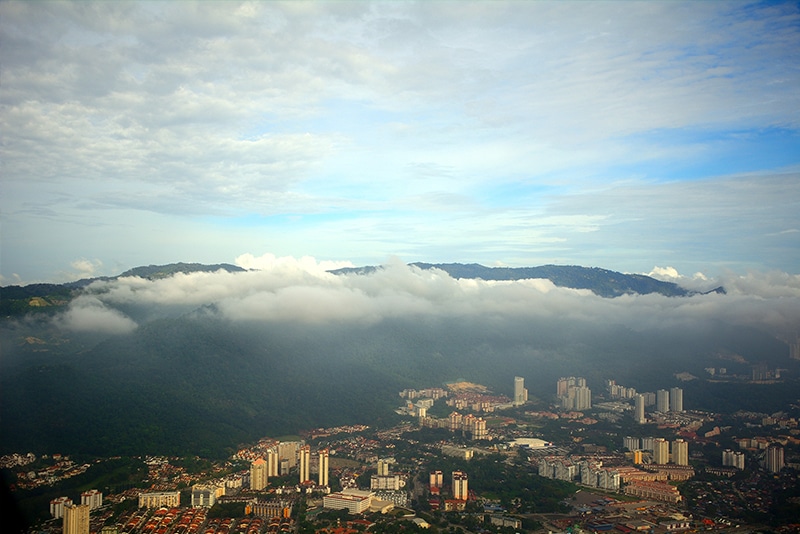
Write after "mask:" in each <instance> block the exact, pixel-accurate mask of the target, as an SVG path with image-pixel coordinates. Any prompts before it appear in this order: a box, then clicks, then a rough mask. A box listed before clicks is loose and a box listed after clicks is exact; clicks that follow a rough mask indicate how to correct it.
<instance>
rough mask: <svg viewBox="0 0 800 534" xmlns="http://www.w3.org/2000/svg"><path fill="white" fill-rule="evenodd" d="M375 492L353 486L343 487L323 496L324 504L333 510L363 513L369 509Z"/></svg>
mask: <svg viewBox="0 0 800 534" xmlns="http://www.w3.org/2000/svg"><path fill="white" fill-rule="evenodd" d="M373 498H374V494H373V493H372V492H371V491H362V490H357V489H352V488H347V489H343V490H342V491H340V492H337V493H331V494H329V495H325V496H324V497H322V506H323V507H324V508H328V509H331V510H347V511H348V512H349V513H351V514H361V513H364V512H366V511H367V510H369V507H370V505H371V504H372V499H373Z"/></svg>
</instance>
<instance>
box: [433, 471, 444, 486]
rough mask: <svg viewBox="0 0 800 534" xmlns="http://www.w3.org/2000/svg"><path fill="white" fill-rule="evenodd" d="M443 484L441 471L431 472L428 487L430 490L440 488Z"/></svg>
mask: <svg viewBox="0 0 800 534" xmlns="http://www.w3.org/2000/svg"><path fill="white" fill-rule="evenodd" d="M442 484H444V475H443V474H442V472H441V471H431V475H430V486H431V487H432V488H441V487H442Z"/></svg>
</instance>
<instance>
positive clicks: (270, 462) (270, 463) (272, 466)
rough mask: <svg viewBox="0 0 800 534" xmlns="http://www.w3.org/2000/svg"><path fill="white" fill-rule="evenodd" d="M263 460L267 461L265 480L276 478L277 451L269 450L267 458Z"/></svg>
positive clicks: (277, 466) (277, 467) (278, 463)
mask: <svg viewBox="0 0 800 534" xmlns="http://www.w3.org/2000/svg"><path fill="white" fill-rule="evenodd" d="M265 459H266V461H267V478H268V479H269V477H276V476H278V472H279V465H280V458H279V456H278V451H277V450H275V449H269V450H268V451H267V457H266V458H265Z"/></svg>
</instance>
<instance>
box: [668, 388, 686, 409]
mask: <svg viewBox="0 0 800 534" xmlns="http://www.w3.org/2000/svg"><path fill="white" fill-rule="evenodd" d="M669 411H671V412H682V411H683V389H681V388H671V389H670V390H669Z"/></svg>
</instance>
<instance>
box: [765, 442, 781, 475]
mask: <svg viewBox="0 0 800 534" xmlns="http://www.w3.org/2000/svg"><path fill="white" fill-rule="evenodd" d="M784 466H785V464H784V461H783V447H779V446H778V445H770V446H769V447H768V448H767V452H766V454H765V455H764V467H765V468H766V469H767V471H769V472H770V473H780V472H781V469H783V468H784Z"/></svg>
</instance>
